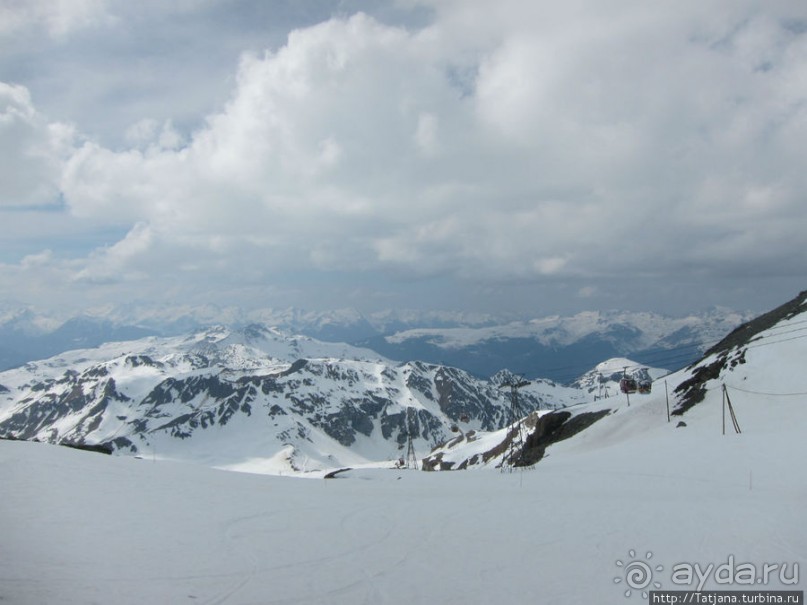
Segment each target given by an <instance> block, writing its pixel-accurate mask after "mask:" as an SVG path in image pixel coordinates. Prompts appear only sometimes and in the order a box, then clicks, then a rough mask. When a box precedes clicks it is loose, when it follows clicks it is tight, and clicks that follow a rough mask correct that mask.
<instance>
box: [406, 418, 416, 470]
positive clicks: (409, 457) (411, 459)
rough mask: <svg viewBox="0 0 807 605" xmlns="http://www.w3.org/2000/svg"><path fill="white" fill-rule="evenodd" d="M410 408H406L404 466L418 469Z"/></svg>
mask: <svg viewBox="0 0 807 605" xmlns="http://www.w3.org/2000/svg"><path fill="white" fill-rule="evenodd" d="M411 411H412V408H407V410H406V464H405V465H404V468H413V469H415V470H418V457H417V456H416V455H415V444H414V443H413V442H412V435H413V433H414V432H415V431H414V428H413V424H412V417H411V415H410V412H411Z"/></svg>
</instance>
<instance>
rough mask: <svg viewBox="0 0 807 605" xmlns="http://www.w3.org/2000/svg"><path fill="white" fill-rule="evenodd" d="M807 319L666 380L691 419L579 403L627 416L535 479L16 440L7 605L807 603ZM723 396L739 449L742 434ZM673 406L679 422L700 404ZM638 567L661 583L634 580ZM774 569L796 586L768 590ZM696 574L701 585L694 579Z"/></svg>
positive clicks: (5, 527)
mask: <svg viewBox="0 0 807 605" xmlns="http://www.w3.org/2000/svg"><path fill="white" fill-rule="evenodd" d="M804 302H807V296H805V300H804ZM803 306H804V305H803V304H802V308H803ZM805 319H807V318H805V315H804V313H800V314H798V315H794V316H792V317H790V318H787V319H784V320H781V321H778V322H777V323H776V324H775V325H774V326H772V327H770V328H766V329H765V330H763V331H761V332H759V333H758V334H755V335H753V336H752V337H751V338H750V339H746V341H745V342H741V343H740V344H738V345H736V346H735V345H729V346H728V348H725V349H723V350H717V351H715V352H713V353H712V354H710V357H708V358H707V359H705V360H704V361H703V362H702V363H701V364H699V365H698V366H693V367H690V368H688V369H687V370H684V371H682V372H679V373H677V374H675V375H672V376H668V377H667V379H666V380H667V381H668V382H669V384H670V386H671V387H673V386H675V385H684V384H686V383H687V381H690V380H691V379H693V378H694V377H697V376H700V378H702V379H703V385H702V386H703V387H704V391H703V399H702V400H701V401H699V402H696V403H695V404H694V405H692V406H691V407H689V408H688V409H687V410H686V411H685V412H684V413H683V414H680V415H677V416H673V417H672V421H671V422H668V421H667V412H666V397H665V391H664V389H659V388H658V385H656V388H654V391H653V393H652V394H651V395H648V396H646V397H635V398H631V405H630V407H628V406H627V404H626V402H625V401H624V399H623V398H621V397H613V398H609V399H603V400H600V401H598V402H596V403H595V404H589V405H581V406H577V408H575V409H579V410H581V411H580V412H579V413H583V412H584V411H593V410H595V409H608V410H610V414H608V415H607V416H605V417H604V418H602V419H600V420H598V421H597V422H595V423H594V424H593V425H592V426H591V427H589V428H588V429H586V430H585V431H583V432H580V433H578V434H576V435H575V436H573V437H571V438H569V439H567V440H565V441H561V442H558V443H554V444H552V445H550V446H549V447H548V448H547V453H546V456H545V457H544V458H543V459H542V460H541V461H540V462H539V463H538V464H537V465H536V466H535V467H534V468H533V469H531V470H518V469H517V470H515V471H513V472H505V473H502V472H499V471H498V470H493V469H492V468H491V467H490V466H488V467H483V468H481V469H479V470H476V471H467V472H449V473H445V472H444V473H422V472H415V471H399V470H386V469H384V470H382V469H375V470H363V471H351V472H347V473H344V474H342V475H340V476H341V477H343V478H342V479H336V480H327V481H319V480H308V481H307V480H302V479H296V478H287V477H273V476H260V475H248V474H240V473H226V472H223V471H217V470H213V469H209V468H205V467H202V466H195V465H189V464H180V463H171V462H161V461H157V462H152V461H150V460H148V459H143V460H137V459H132V458H125V457H106V456H101V455H97V454H90V453H87V452H79V451H72V450H66V449H61V448H58V447H56V446H52V445H45V444H36V443H20V442H3V441H0V484H2V485H3V486H4V496H3V498H0V535H2V536H3V541H2V549H0V600H4V601H8V602H11V603H50V602H58V603H88V602H115V603H122V604H126V603H144V602H151V603H181V602H187V603H309V604H312V603H322V604H326V603H327V604H340V603H345V604H347V603H350V604H353V603H373V604H375V603H382V604H383V603H390V604H398V603H404V604H412V603H449V604H450V603H457V604H460V603H462V604H468V603H471V604H473V603H491V602H495V603H503V604H504V603H525V602H534V603H542V604H544V603H545V604H562V605H575V604H581V605H582V604H586V605H588V604H590V603H641V602H647V601H645V599H644V598H643V594H642V593H643V592H646V591H647V590H648V589H649V588H651V587H653V586H655V584H653V583H656V584H658V585H659V586H660V587H661V588H662V589H666V590H673V589H677V590H684V589H690V590H694V589H696V588H700V589H711V590H715V589H722V590H739V589H749V588H754V589H755V590H759V589H782V590H793V589H796V590H801V591H803V590H804V588H805V585H806V584H807V582H805V579H804V575H805V573H807V526H806V525H805V524H804V510H805V504H806V503H807V465H805V464H804V461H805V460H807V439H805V432H807V404H805V401H807V382H805V380H806V379H805V375H804V373H803V367H804V362H805V360H807V338H805V333H803V332H802V329H803V327H804V326H803V324H804V322H805ZM715 359H720V360H723V361H725V363H724V364H722V365H721V366H720V367H716V366H715V369H714V371H710V372H709V373H706V374H704V373H703V372H701V369H703V368H706V367H711V366H709V364H713V363H714V361H715ZM741 360H742V361H741ZM732 362H734V363H732ZM723 384H725V385H726V388H727V391H728V393H729V395H730V397H731V400H732V403H733V407H734V409H735V411H736V414H737V418H738V421H739V424H740V426H741V428H742V433H741V434H737V433H735V432H734V431H733V430H732V429H731V425H728V428H727V432H726V434H725V435H723V434H722V417H723V415H722V403H723V397H722V395H723V390H722V385H723ZM671 392H672V393H674V395H673V396H672V405H673V409H674V410H676V409H677V410H678V411H681V409H682V407H680V406H681V404H682V403H683V402H684V399H683V397H684V395H685V393H684V391H675V390H672V389H671ZM681 421H683V422H684V423H685V424H686V426H678V424H679V422H681ZM648 563H649V564H648ZM639 564H645V565H647V570H648V572H649V581H648V583H643V584H641V583H637V581H636V577H635V576H632V575H630V574H629V573H628V571H629V569H630V568H634V569H635V567H636V566H637V565H639ZM729 564H732V565H740V564H742V565H743V566H744V569H748V568H749V567H751V568H752V569H753V571H754V576H753V577H752V578H751V579H752V580H754V582H755V583H754V584H753V586H747V585H743V584H741V583H740V582H742V581H745V580H746V579H747V576H743V577H739V576H734V575H732V576H731V577H730V578H729V580H731V581H729V582H728V583H718V580H721V579H725V576H720V575H718V574H717V569H718V568H720V567H722V568H724V569H727V568H728V566H729ZM766 564H769V565H776V566H777V569H778V570H780V571H781V570H783V572H782V573H781V574H780V573H779V571H776V572H774V573H773V574H772V575H770V576H769V577H767V578H765V577H764V576H763V569H764V566H765V565H766ZM695 565H697V566H698V569H699V570H700V571H701V572H706V573H705V574H704V580H703V582H702V583H699V581H698V577H697V575H692V576H691V577H690V580H691V582H690V583H688V584H686V583H684V580H683V579H682V575H681V574H680V571H681V570H682V569H686V568H687V566H688V567H689V569H690V570H692V569H693V568H694V566H695ZM676 570H677V571H678V572H679V573H678V574H677V575H676V574H674V571H676ZM757 580H759V582H758V583H756V581H757Z"/></svg>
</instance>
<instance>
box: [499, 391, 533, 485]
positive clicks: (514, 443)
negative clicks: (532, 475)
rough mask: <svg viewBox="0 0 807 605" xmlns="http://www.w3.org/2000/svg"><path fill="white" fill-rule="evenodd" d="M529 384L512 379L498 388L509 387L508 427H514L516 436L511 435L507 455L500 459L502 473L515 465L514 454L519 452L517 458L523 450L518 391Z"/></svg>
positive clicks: (521, 413) (521, 412)
mask: <svg viewBox="0 0 807 605" xmlns="http://www.w3.org/2000/svg"><path fill="white" fill-rule="evenodd" d="M528 384H530V381H529V380H524V379H517V378H513V379H512V380H509V381H507V382H503V383H502V384H501V385H500V387H509V388H510V418H509V423H508V426H510V427H511V431H512V427H513V425H517V426H516V430H517V432H516V434H514V435H513V438H512V439H511V440H510V447H509V448H508V452H507V455H505V457H504V458H503V459H502V466H501V469H502V472H504V469H505V467H506V466H507V464H508V461H509V465H510V470H512V469H513V467H514V466H515V465H516V460H515V456H516V452H519V457H520V455H521V453H523V450H524V435H523V434H522V433H523V427H522V424H521V419H522V418H523V417H524V411H523V410H522V409H521V405H520V404H519V403H518V390H519V389H520V388H521V387H525V386H527V385H528Z"/></svg>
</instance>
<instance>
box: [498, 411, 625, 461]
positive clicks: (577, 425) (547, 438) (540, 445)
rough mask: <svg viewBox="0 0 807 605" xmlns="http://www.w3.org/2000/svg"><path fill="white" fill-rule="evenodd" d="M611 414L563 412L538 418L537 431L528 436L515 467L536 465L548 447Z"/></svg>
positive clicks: (607, 412)
mask: <svg viewBox="0 0 807 605" xmlns="http://www.w3.org/2000/svg"><path fill="white" fill-rule="evenodd" d="M610 413H611V410H600V411H598V412H583V413H581V414H577V415H575V416H572V414H571V413H569V412H562V411H561V412H550V413H548V414H544V415H543V416H541V417H540V418H538V421H537V422H536V424H535V429H534V430H533V431H532V433H530V434H529V435H528V436H527V439H526V440H525V442H524V449H522V451H521V455H520V456H519V457H518V459H517V460H515V461H514V466H531V465H533V464H535V463H536V462H538V461H539V460H540V459H541V458H543V457H544V454H545V453H546V448H547V447H548V446H550V445H552V444H553V443H557V442H559V441H563V440H564V439H568V438H569V437H572V436H574V435H576V434H577V433H579V432H580V431H583V430H585V429H587V428H588V427H590V426H591V425H592V424H594V423H595V422H597V421H598V420H599V419H600V418H603V417H605V416H607V415H608V414H610Z"/></svg>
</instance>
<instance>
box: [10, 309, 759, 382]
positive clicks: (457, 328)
mask: <svg viewBox="0 0 807 605" xmlns="http://www.w3.org/2000/svg"><path fill="white" fill-rule="evenodd" d="M750 317H751V315H750V314H747V313H737V312H734V311H730V310H728V309H723V308H715V309H711V310H710V311H707V312H704V313H700V314H693V315H690V316H687V317H677V318H673V317H667V316H664V315H659V314H654V313H627V312H616V311H609V312H585V313H578V314H576V315H573V316H567V317H561V316H553V317H545V318H539V319H531V320H513V319H512V318H509V319H508V318H497V317H493V316H490V315H484V314H474V313H464V312H440V311H428V312H427V311H406V310H394V311H393V310H388V311H379V312H375V313H370V314H362V313H359V312H358V311H356V310H354V309H342V310H335V311H327V312H315V311H304V310H300V309H294V308H288V309H281V310H275V309H257V310H253V311H249V312H245V311H242V310H240V309H238V308H219V307H213V306H203V307H183V306H179V307H165V308H163V307H157V308H154V307H148V306H133V307H132V308H129V309H127V308H114V309H106V310H95V311H94V312H93V314H92V315H87V316H81V317H70V318H57V317H54V316H48V315H42V314H39V313H35V312H34V311H32V310H31V309H28V308H20V307H15V306H13V305H11V306H9V305H6V307H4V308H3V307H0V370H4V369H9V368H13V367H17V366H20V365H22V364H24V363H26V362H29V361H35V360H38V359H44V358H47V357H51V356H54V355H57V354H59V353H62V352H64V351H68V350H72V349H77V348H88V347H95V346H98V345H101V344H103V343H106V342H110V341H119V340H132V339H136V338H141V337H145V336H176V335H182V334H187V333H188V332H191V331H193V330H200V329H204V328H208V327H210V326H212V325H228V326H233V327H235V328H239V327H240V328H243V327H246V326H248V325H251V324H253V323H260V324H263V325H269V326H274V327H277V328H278V329H280V330H282V331H284V332H288V333H292V334H302V335H305V336H310V337H312V338H316V339H318V340H323V341H328V342H347V343H351V344H354V345H357V346H361V347H364V348H370V349H373V350H375V351H376V352H377V353H378V354H380V355H383V356H385V357H388V358H390V359H398V360H420V361H425V362H429V363H434V364H440V365H450V366H453V367H458V368H462V369H463V370H466V371H468V372H471V373H472V374H474V375H476V376H479V377H483V378H489V377H491V376H493V375H494V374H495V373H496V372H498V371H499V370H502V369H508V370H511V371H513V372H516V373H518V374H526V375H529V376H542V377H544V378H548V379H551V380H554V381H556V382H561V383H569V382H571V381H572V380H574V379H576V378H578V377H579V376H580V374H582V373H583V372H586V371H588V370H589V369H590V368H592V367H593V366H594V365H596V364H597V363H600V362H602V361H603V360H605V359H609V358H611V357H630V358H631V359H634V360H636V361H638V362H640V363H643V364H645V365H650V366H655V367H664V368H670V369H678V368H680V367H683V366H684V365H686V364H687V363H690V362H692V361H694V360H696V359H697V358H698V357H699V356H700V354H701V353H702V352H703V351H704V350H705V349H706V348H708V347H709V346H711V345H712V344H714V343H715V342H716V341H717V340H719V338H721V337H722V335H723V334H725V333H726V332H728V331H729V330H731V329H733V328H734V327H736V326H738V325H739V324H740V323H742V322H743V321H745V320H747V319H750Z"/></svg>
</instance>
